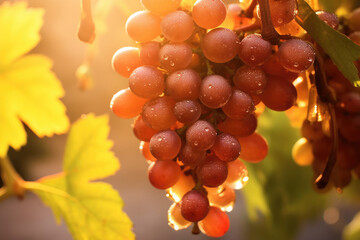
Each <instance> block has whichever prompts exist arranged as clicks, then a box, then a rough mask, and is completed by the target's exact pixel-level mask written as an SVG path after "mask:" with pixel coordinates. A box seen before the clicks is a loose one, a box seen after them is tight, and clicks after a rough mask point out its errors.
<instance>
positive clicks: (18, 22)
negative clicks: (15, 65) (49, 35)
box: [0, 2, 44, 71]
mask: <svg viewBox="0 0 360 240" xmlns="http://www.w3.org/2000/svg"><path fill="white" fill-rule="evenodd" d="M43 14H44V11H43V10H42V9H28V8H27V6H26V3H25V2H18V3H15V4H10V3H9V2H5V3H3V4H2V5H1V6H0V36H1V38H0V53H1V58H0V71H1V69H3V68H4V67H5V66H7V65H8V64H10V63H11V62H12V61H14V60H15V59H17V58H19V57H21V56H22V55H24V54H25V53H27V52H28V51H30V50H31V49H33V48H34V47H35V46H36V45H37V44H38V42H39V41H40V35H39V30H40V28H41V26H42V23H43V21H42V16H43Z"/></svg>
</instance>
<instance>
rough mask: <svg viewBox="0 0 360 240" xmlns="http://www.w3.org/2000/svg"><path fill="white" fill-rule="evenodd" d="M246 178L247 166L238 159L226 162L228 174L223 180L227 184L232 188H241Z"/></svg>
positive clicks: (246, 180) (247, 177) (247, 178)
mask: <svg viewBox="0 0 360 240" xmlns="http://www.w3.org/2000/svg"><path fill="white" fill-rule="evenodd" d="M248 180H249V176H248V171H247V168H246V166H245V164H244V163H243V162H242V161H241V160H240V159H236V160H235V161H231V162H228V176H227V178H226V180H225V183H226V184H227V185H228V186H230V187H232V188H234V189H242V188H243V187H244V186H245V185H246V183H247V182H248Z"/></svg>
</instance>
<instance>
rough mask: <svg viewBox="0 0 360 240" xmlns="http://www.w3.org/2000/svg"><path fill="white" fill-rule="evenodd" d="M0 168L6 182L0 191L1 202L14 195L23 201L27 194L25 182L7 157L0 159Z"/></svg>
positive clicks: (2, 177)
mask: <svg viewBox="0 0 360 240" xmlns="http://www.w3.org/2000/svg"><path fill="white" fill-rule="evenodd" d="M0 167H1V179H2V180H3V182H4V187H2V188H1V189H0V201H2V200H4V199H6V198H8V197H10V196H14V195H15V196H17V197H18V198H19V199H22V198H23V197H24V194H25V187H24V186H25V181H24V180H23V179H22V178H21V177H20V175H19V174H18V173H17V172H16V170H15V168H14V167H13V165H12V164H11V162H10V160H9V159H8V158H7V157H4V158H2V157H1V158H0Z"/></svg>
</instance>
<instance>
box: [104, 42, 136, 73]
mask: <svg viewBox="0 0 360 240" xmlns="http://www.w3.org/2000/svg"><path fill="white" fill-rule="evenodd" d="M111 63H112V67H113V69H114V70H115V71H116V72H117V73H119V74H120V75H121V76H123V77H126V78H128V77H129V76H130V74H131V73H132V71H134V69H135V68H137V67H139V66H140V56H139V49H138V48H135V47H123V48H120V49H119V50H117V51H116V52H115V54H114V56H113V57H112V61H111Z"/></svg>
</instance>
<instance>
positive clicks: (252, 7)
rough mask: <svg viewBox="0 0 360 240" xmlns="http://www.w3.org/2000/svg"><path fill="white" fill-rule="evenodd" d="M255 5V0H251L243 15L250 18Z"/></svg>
mask: <svg viewBox="0 0 360 240" xmlns="http://www.w3.org/2000/svg"><path fill="white" fill-rule="evenodd" d="M256 5H257V0H252V1H251V3H250V5H249V6H248V8H247V9H246V10H245V11H244V12H243V15H244V16H245V17H247V18H252V17H253V16H254V9H255V7H256Z"/></svg>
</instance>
